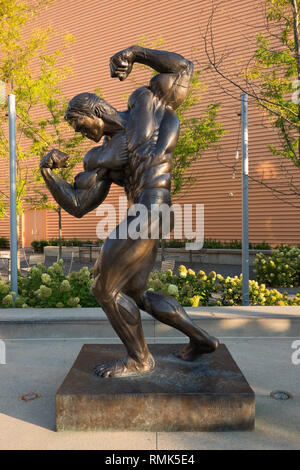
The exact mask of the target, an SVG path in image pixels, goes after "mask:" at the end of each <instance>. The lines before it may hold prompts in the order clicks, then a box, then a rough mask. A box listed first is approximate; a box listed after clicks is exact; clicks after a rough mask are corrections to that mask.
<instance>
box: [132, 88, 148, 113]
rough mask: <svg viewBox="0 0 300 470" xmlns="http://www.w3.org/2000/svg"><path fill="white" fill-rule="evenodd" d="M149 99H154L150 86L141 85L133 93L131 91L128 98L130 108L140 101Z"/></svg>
mask: <svg viewBox="0 0 300 470" xmlns="http://www.w3.org/2000/svg"><path fill="white" fill-rule="evenodd" d="M149 100H153V93H152V90H151V89H150V87H148V86H141V87H140V88H137V89H136V90H134V92H133V93H131V95H130V97H129V100H128V108H129V109H131V108H133V107H134V106H135V105H136V104H137V103H140V102H141V101H142V102H147V101H149Z"/></svg>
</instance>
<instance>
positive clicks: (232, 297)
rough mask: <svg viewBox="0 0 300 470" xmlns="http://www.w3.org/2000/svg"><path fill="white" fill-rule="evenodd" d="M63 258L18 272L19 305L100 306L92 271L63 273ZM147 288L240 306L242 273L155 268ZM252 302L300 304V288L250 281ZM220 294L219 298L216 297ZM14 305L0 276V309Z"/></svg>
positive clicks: (186, 300)
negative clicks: (282, 290)
mask: <svg viewBox="0 0 300 470" xmlns="http://www.w3.org/2000/svg"><path fill="white" fill-rule="evenodd" d="M62 266H63V261H62V260H59V261H58V262H56V263H54V264H53V265H52V266H50V267H49V268H48V269H47V268H46V267H45V266H44V265H42V264H38V265H37V266H34V267H32V268H31V270H30V271H29V273H28V275H27V276H22V275H21V274H20V273H19V276H18V284H19V297H18V298H17V300H16V307H18V308H29V307H39V308H70V307H77V308H78V307H97V306H98V303H97V301H96V299H95V297H94V296H93V294H92V292H91V287H92V284H93V277H92V270H89V269H88V268H87V267H83V268H82V269H81V270H80V271H79V272H72V273H70V274H68V275H67V276H65V275H64V274H63V269H62ZM148 289H149V290H152V291H156V292H162V293H164V294H167V295H171V296H172V297H174V298H176V299H177V300H178V302H179V303H180V304H181V305H183V306H185V307H198V306H205V305H211V304H212V303H213V304H214V305H228V306H231V305H241V303H242V300H241V299H242V276H240V277H237V276H236V277H234V278H231V277H227V278H224V277H223V276H221V275H220V274H216V273H215V272H214V271H212V272H210V273H209V274H206V273H205V272H204V271H199V272H198V273H197V274H196V273H195V272H194V271H193V270H192V269H187V268H186V267H185V266H183V265H182V266H180V267H179V268H178V274H175V273H173V272H172V271H171V270H169V271H167V272H160V271H153V272H152V273H151V274H150V277H149V281H148ZM249 289H250V304H251V305H297V306H299V305H300V289H299V292H298V294H297V295H296V296H295V297H294V298H293V299H290V298H288V295H287V293H284V294H281V293H280V292H278V291H277V290H276V289H267V288H266V286H265V284H259V283H258V282H257V281H249ZM213 294H219V296H220V300H216V299H213V297H212V296H213ZM12 306H13V293H12V292H11V291H10V286H9V283H8V282H4V281H2V280H1V278H0V308H10V307H12Z"/></svg>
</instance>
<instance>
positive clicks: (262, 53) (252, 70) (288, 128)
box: [244, 0, 300, 168]
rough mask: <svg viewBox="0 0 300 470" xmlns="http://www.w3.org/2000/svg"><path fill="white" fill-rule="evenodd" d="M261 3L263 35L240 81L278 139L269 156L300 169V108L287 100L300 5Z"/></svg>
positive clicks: (282, 0) (297, 73)
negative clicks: (262, 5)
mask: <svg viewBox="0 0 300 470" xmlns="http://www.w3.org/2000/svg"><path fill="white" fill-rule="evenodd" d="M265 3H266V21H267V31H266V33H260V34H259V35H258V36H257V48H256V50H255V54H254V58H253V61H252V62H251V65H249V66H248V67H247V69H246V70H245V72H244V77H245V78H246V81H247V83H248V84H251V93H254V94H255V98H256V102H257V104H258V105H259V106H260V107H262V108H263V109H264V110H265V111H266V114H267V115H268V117H269V118H270V119H271V121H272V123H273V125H274V127H275V129H276V130H277V133H278V135H279V137H280V144H279V145H273V144H272V145H270V146H269V148H270V150H271V151H272V153H273V155H275V156H279V157H284V158H287V159H288V160H290V161H292V162H293V164H294V165H296V167H298V168H300V146H299V135H300V105H299V103H297V101H295V102H293V101H294V100H292V99H291V98H292V95H293V93H295V85H294V80H299V79H300V56H299V50H298V47H299V46H298V41H299V26H298V24H297V23H298V22H299V12H298V11H297V9H299V7H300V2H299V1H298V0H297V1H295V2H292V1H291V0H265ZM293 3H294V4H295V6H296V9H295V8H293ZM297 87H298V88H299V83H298V85H297Z"/></svg>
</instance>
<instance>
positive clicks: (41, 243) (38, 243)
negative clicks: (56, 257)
mask: <svg viewBox="0 0 300 470" xmlns="http://www.w3.org/2000/svg"><path fill="white" fill-rule="evenodd" d="M47 245H48V241H47V240H34V241H33V242H31V246H32V248H33V249H34V251H35V252H37V253H42V252H43V251H44V247H45V246H47Z"/></svg>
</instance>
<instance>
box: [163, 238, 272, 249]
mask: <svg viewBox="0 0 300 470" xmlns="http://www.w3.org/2000/svg"><path fill="white" fill-rule="evenodd" d="M192 241H193V240H187V239H186V240H184V241H183V240H176V239H173V240H163V245H164V248H184V247H185V244H186V243H188V242H192ZM159 246H161V242H160V243H159ZM203 248H213V249H218V248H220V249H231V250H240V249H241V248H242V242H241V240H230V241H229V242H226V241H222V240H216V239H214V238H205V239H204V245H203ZM249 248H250V250H271V245H269V243H267V242H265V241H262V242H258V243H249Z"/></svg>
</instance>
